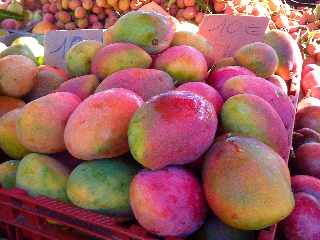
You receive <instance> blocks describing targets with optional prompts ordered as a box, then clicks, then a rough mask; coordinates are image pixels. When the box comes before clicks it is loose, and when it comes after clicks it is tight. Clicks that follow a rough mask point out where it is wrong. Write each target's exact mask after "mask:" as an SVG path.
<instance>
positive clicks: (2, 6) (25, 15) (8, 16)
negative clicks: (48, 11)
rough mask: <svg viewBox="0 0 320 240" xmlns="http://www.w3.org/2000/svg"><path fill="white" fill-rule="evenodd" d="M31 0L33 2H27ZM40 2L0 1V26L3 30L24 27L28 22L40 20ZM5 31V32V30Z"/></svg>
mask: <svg viewBox="0 0 320 240" xmlns="http://www.w3.org/2000/svg"><path fill="white" fill-rule="evenodd" d="M28 1H33V3H31V2H30V3H28ZM39 8H40V4H37V3H36V1H34V0H26V1H23V2H22V1H20V0H4V1H1V2H0V27H1V29H4V30H19V29H24V28H25V26H27V25H28V24H29V23H30V22H31V23H32V22H34V21H39V20H41V18H42V16H41V12H40V10H39ZM5 33H6V32H5Z"/></svg>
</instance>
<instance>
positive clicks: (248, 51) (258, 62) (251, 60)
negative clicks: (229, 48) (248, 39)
mask: <svg viewBox="0 0 320 240" xmlns="http://www.w3.org/2000/svg"><path fill="white" fill-rule="evenodd" d="M234 58H235V60H236V62H237V63H239V64H240V65H241V66H243V67H246V68H248V69H250V70H251V71H253V72H254V73H255V74H256V75H257V76H259V77H264V78H267V77H270V76H271V75H272V74H274V73H275V72H276V70H277V68H278V65H279V59H278V56H277V53H276V51H275V50H274V49H273V48H272V47H270V46H269V45H268V44H266V43H262V42H254V43H250V44H247V45H244V46H242V47H241V48H239V49H238V50H237V51H236V52H235V54H234Z"/></svg>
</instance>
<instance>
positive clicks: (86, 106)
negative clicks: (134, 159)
mask: <svg viewBox="0 0 320 240" xmlns="http://www.w3.org/2000/svg"><path fill="white" fill-rule="evenodd" d="M142 104H143V100H142V99H141V98H140V97H139V96H138V95H136V94H135V93H134V92H132V91H130V90H127V89H123V88H114V89H111V90H107V91H103V92H99V93H96V94H94V95H91V96H90V97H88V98H87V99H86V100H84V101H83V102H82V103H81V104H80V105H79V107H78V108H77V109H76V110H75V111H74V112H73V114H72V115H71V117H70V119H69V121H68V123H67V125H66V128H65V132H64V140H65V143H66V146H67V150H68V151H69V152H70V154H71V155H73V156H74V157H76V158H79V159H82V160H93V159H101V158H111V157H117V156H121V155H122V154H125V153H127V152H128V151H129V146H128V134H127V131H128V125H129V122H130V119H131V118H132V116H133V114H134V113H135V112H136V111H137V109H138V108H139V107H140V106H141V105H142Z"/></svg>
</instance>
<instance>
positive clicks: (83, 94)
mask: <svg viewBox="0 0 320 240" xmlns="http://www.w3.org/2000/svg"><path fill="white" fill-rule="evenodd" d="M98 83H99V82H98V79H97V77H96V76H95V75H93V74H90V75H83V76H81V77H76V78H72V79H69V80H68V81H66V82H64V83H62V84H61V85H60V86H59V87H58V88H57V89H56V92H69V93H73V94H75V95H77V96H78V97H79V98H80V99H81V100H84V99H85V98H87V97H89V96H90V95H91V94H92V93H93V92H94V90H95V89H96V88H97V86H98Z"/></svg>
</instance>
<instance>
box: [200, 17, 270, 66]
mask: <svg viewBox="0 0 320 240" xmlns="http://www.w3.org/2000/svg"><path fill="white" fill-rule="evenodd" d="M268 23H269V19H268V18H266V17H255V16H230V15H223V14H211V15H206V16H205V17H204V19H203V21H202V23H201V24H200V26H199V33H200V34H201V35H203V36H204V37H205V38H207V39H208V40H209V41H210V42H211V43H212V44H213V47H214V49H215V51H214V52H215V56H214V57H215V60H216V61H217V60H219V59H221V58H223V57H231V56H233V54H234V52H235V51H236V50H237V49H239V48H240V47H241V46H243V45H245V44H248V43H252V42H259V41H262V39H263V37H264V34H265V32H266V29H267V27H268Z"/></svg>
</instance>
